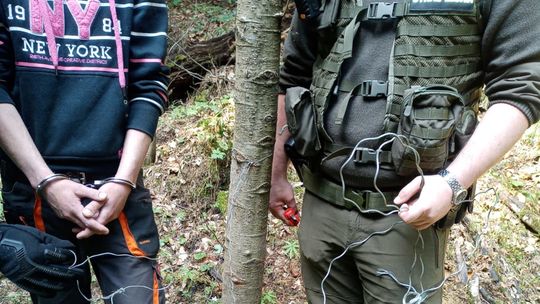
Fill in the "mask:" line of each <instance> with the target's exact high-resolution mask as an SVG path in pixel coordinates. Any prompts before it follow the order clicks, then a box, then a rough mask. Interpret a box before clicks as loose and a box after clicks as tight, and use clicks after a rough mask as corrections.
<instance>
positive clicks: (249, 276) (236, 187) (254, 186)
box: [223, 0, 282, 304]
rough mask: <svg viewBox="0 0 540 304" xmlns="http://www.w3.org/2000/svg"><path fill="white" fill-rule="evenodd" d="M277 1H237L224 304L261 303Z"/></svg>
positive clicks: (277, 34)
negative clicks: (233, 127) (234, 103)
mask: <svg viewBox="0 0 540 304" xmlns="http://www.w3.org/2000/svg"><path fill="white" fill-rule="evenodd" d="M281 16H282V7H281V2H280V0H261V1H248V0H240V1H238V2H237V18H236V32H237V34H236V72H235V74H236V83H235V95H234V96H235V97H234V98H235V101H236V122H235V132H234V143H233V151H232V157H231V158H232V160H231V183H230V186H229V203H228V210H227V229H226V232H225V233H226V236H225V237H226V239H225V247H226V248H225V249H226V252H225V263H224V266H223V279H224V280H223V283H224V290H223V303H226V304H229V303H241V304H244V303H246V304H251V303H253V304H258V303H260V299H261V289H262V283H263V273H264V260H265V257H266V226H267V218H268V192H269V189H270V173H271V163H272V148H273V144H274V133H275V121H276V102H277V89H278V86H277V82H278V78H279V74H278V65H279V43H280V28H279V25H280V19H281Z"/></svg>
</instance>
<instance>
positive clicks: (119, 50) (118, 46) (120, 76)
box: [109, 0, 127, 103]
mask: <svg viewBox="0 0 540 304" xmlns="http://www.w3.org/2000/svg"><path fill="white" fill-rule="evenodd" d="M109 8H110V10H111V16H112V21H113V27H114V42H115V43H116V61H118V81H119V82H120V88H121V89H122V94H123V95H124V103H127V92H126V75H125V74H124V52H123V50H122V39H121V38H120V24H119V22H118V17H117V16H116V4H115V2H114V0H109Z"/></svg>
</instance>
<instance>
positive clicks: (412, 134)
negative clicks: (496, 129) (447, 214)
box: [310, 0, 483, 175]
mask: <svg viewBox="0 0 540 304" xmlns="http://www.w3.org/2000/svg"><path fill="white" fill-rule="evenodd" d="M479 5H480V0H446V1H444V0H443V1H433V0H405V1H404V2H402V3H384V2H374V3H362V1H361V0H360V1H358V0H356V1H355V0H341V1H339V0H326V1H323V3H322V5H321V15H320V16H319V20H320V23H319V25H318V30H319V32H320V33H321V36H322V37H323V39H321V41H320V46H319V50H318V51H319V52H318V58H317V60H316V62H315V64H314V67H313V79H312V84H311V88H310V90H311V92H312V99H313V104H314V108H315V111H314V112H315V124H316V127H317V130H318V135H319V138H320V140H321V143H322V146H325V145H326V146H328V145H331V144H332V143H333V140H332V138H330V136H329V135H328V133H327V132H326V130H325V128H324V120H325V112H326V110H327V109H328V106H329V103H330V102H331V101H332V99H333V98H332V97H333V96H334V95H337V93H338V92H347V94H348V95H347V97H346V98H347V100H346V102H345V103H344V105H343V106H342V107H341V108H339V109H337V113H338V114H337V119H336V121H335V123H336V124H338V125H339V124H341V123H342V120H343V117H344V116H345V113H346V111H347V104H348V100H349V99H350V98H351V97H353V96H363V98H373V97H381V96H386V99H387V104H386V115H385V118H384V128H385V132H391V133H397V134H400V136H401V137H400V138H402V139H405V141H406V143H407V144H405V143H404V142H403V140H395V141H394V143H393V144H392V148H391V151H386V152H385V153H387V155H388V157H387V159H389V158H390V157H391V160H392V163H393V165H394V166H395V168H396V172H397V173H398V174H400V175H410V174H413V173H414V172H416V163H415V159H416V156H415V153H414V151H412V149H409V148H408V147H407V146H412V147H414V148H415V150H417V151H418V153H419V154H420V156H421V158H420V166H421V167H422V169H424V170H425V171H426V172H430V171H432V172H434V171H437V170H439V169H441V168H442V167H443V166H444V165H445V162H446V161H447V160H448V159H449V158H451V157H452V155H453V154H455V153H456V152H457V151H459V150H460V149H461V148H462V147H463V145H464V144H465V142H466V141H467V140H468V138H469V137H470V135H471V134H472V132H473V130H474V128H475V126H476V114H477V111H478V104H479V101H480V97H481V86H482V81H483V72H482V65H481V56H480V45H481V34H482V28H483V27H482V18H481V14H480V11H481V10H480V8H479ZM389 18H391V19H397V20H398V23H397V28H396V34H395V35H396V36H395V40H394V44H393V50H392V55H391V58H390V65H389V73H388V74H389V78H388V79H365V80H362V81H360V82H359V83H348V82H345V81H341V80H340V77H339V74H340V70H341V67H342V64H343V62H344V61H345V60H346V59H347V58H350V57H351V56H352V49H353V41H354V37H355V36H356V33H357V31H358V29H359V27H360V23H362V22H365V21H366V20H369V21H371V22H377V21H382V20H385V19H389ZM366 43H367V42H366ZM329 46H331V48H330V47H329ZM315 146H320V145H315ZM383 159H384V158H383ZM389 161H390V160H389Z"/></svg>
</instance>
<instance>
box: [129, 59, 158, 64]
mask: <svg viewBox="0 0 540 304" xmlns="http://www.w3.org/2000/svg"><path fill="white" fill-rule="evenodd" d="M129 62H133V63H159V64H161V59H159V58H146V59H130V60H129Z"/></svg>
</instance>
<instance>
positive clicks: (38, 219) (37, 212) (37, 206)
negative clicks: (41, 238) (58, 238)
mask: <svg viewBox="0 0 540 304" xmlns="http://www.w3.org/2000/svg"><path fill="white" fill-rule="evenodd" d="M41 212H42V209H41V198H40V197H39V195H37V194H36V200H35V201H34V223H35V225H36V228H37V229H38V230H40V231H43V232H45V222H44V221H43V217H42V215H41Z"/></svg>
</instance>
